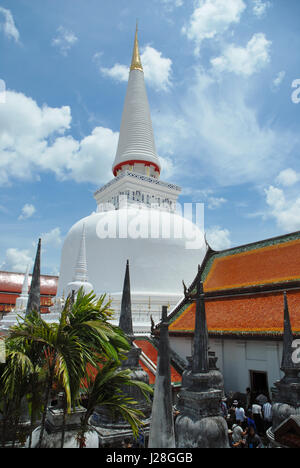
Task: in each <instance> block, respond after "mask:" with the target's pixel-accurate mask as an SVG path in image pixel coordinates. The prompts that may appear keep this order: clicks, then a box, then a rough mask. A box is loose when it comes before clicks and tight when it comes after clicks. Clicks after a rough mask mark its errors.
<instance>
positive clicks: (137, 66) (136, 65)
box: [130, 23, 143, 71]
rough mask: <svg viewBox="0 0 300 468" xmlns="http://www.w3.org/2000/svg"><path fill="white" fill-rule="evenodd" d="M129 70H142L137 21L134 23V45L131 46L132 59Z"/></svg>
mask: <svg viewBox="0 0 300 468" xmlns="http://www.w3.org/2000/svg"><path fill="white" fill-rule="evenodd" d="M131 70H140V71H143V66H142V62H141V57H140V51H139V41H138V25H137V23H136V30H135V38H134V47H133V54H132V61H131V67H130V71H131Z"/></svg>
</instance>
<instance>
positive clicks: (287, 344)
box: [281, 291, 297, 372]
mask: <svg viewBox="0 0 300 468" xmlns="http://www.w3.org/2000/svg"><path fill="white" fill-rule="evenodd" d="M283 300H284V330H283V351H282V361H281V370H282V371H283V372H284V371H285V370H287V369H293V368H295V367H297V366H296V365H295V364H294V363H293V361H292V354H293V351H294V350H293V348H292V343H293V340H294V338H293V331H292V326H291V320H290V313H289V306H288V300H287V295H286V291H284V293H283Z"/></svg>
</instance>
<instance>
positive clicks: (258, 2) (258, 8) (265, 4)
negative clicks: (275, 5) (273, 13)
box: [252, 0, 271, 18]
mask: <svg viewBox="0 0 300 468" xmlns="http://www.w3.org/2000/svg"><path fill="white" fill-rule="evenodd" d="M270 6H271V2H269V1H263V0H253V8H252V11H253V13H254V14H255V16H257V17H258V18H262V17H263V16H264V15H265V13H266V11H267V9H268V8H269V7H270Z"/></svg>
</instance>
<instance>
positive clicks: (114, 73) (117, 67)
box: [100, 63, 129, 81]
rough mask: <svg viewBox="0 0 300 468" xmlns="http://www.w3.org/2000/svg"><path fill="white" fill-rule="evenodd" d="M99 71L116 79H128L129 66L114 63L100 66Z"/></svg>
mask: <svg viewBox="0 0 300 468" xmlns="http://www.w3.org/2000/svg"><path fill="white" fill-rule="evenodd" d="M100 71H101V73H102V75H104V76H108V77H109V78H113V79H114V80H116V81H128V76H129V68H128V67H126V65H121V64H120V63H115V64H114V66H113V67H111V68H105V67H101V68H100Z"/></svg>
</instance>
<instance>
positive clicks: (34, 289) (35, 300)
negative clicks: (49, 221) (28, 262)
mask: <svg viewBox="0 0 300 468" xmlns="http://www.w3.org/2000/svg"><path fill="white" fill-rule="evenodd" d="M40 307H41V239H39V242H38V247H37V252H36V257H35V262H34V267H33V273H32V279H31V286H30V291H29V298H28V303H27V309H26V316H27V315H28V314H30V313H31V312H32V311H36V312H38V313H40Z"/></svg>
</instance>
